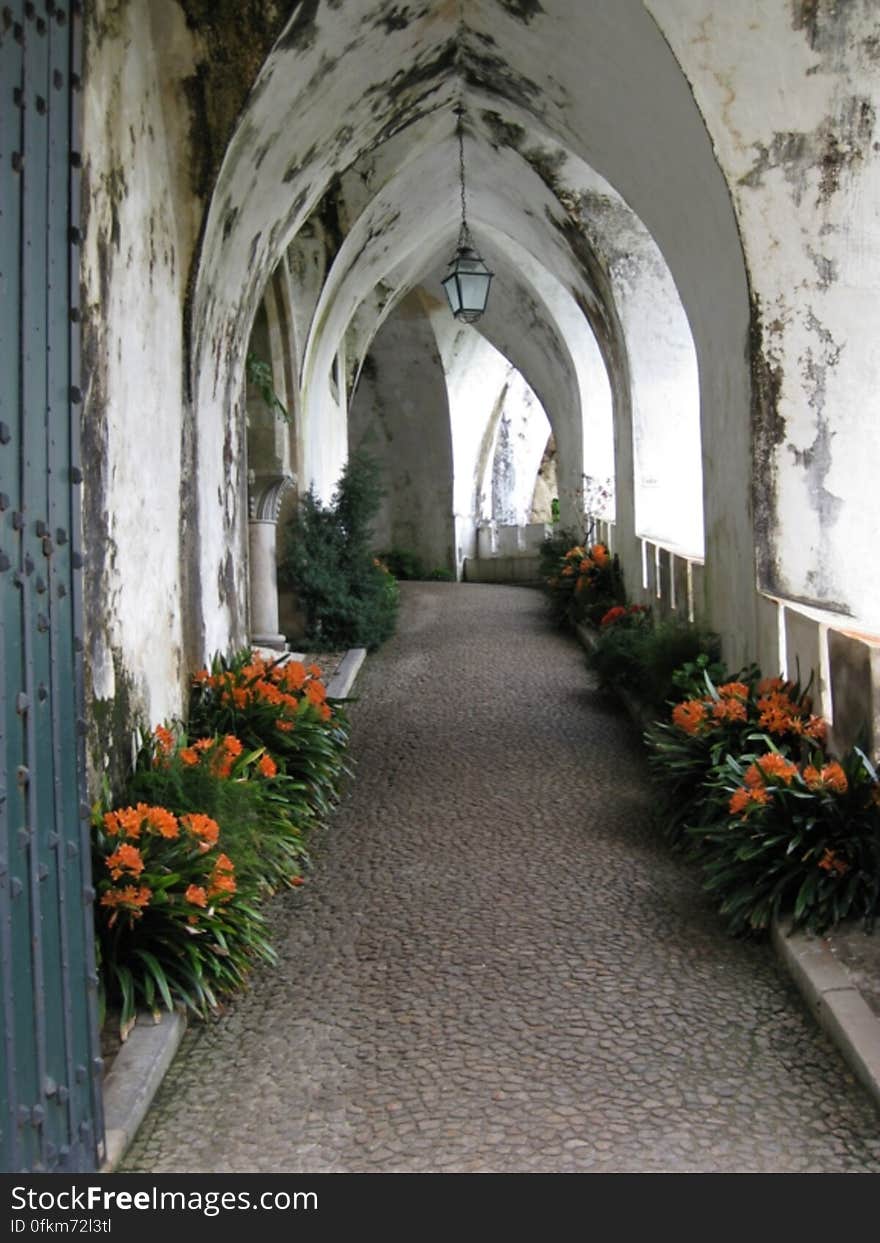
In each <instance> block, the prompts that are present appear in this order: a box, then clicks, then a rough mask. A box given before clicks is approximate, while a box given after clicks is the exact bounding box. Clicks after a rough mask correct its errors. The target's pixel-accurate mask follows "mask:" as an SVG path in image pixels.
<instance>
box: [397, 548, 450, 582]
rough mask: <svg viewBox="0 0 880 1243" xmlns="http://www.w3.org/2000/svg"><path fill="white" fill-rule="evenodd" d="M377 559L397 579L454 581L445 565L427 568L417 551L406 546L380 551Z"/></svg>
mask: <svg viewBox="0 0 880 1243" xmlns="http://www.w3.org/2000/svg"><path fill="white" fill-rule="evenodd" d="M379 560H380V562H381V563H382V565H384V566H385V567H386V569H387V570H388V572H389V573H390V574H393V575H394V577H395V578H396V579H397V580H398V581H407V580H413V581H419V580H421V581H423V582H434V583H454V582H455V575H454V574H453V573H452V571H451V570H447V569H446V567H445V566H435V567H434V569H432V570H429V569H428V568H427V566H426V565H425V563H424V561H423V560H422V558H421V557H420V556H419V555H418V553H415V552H410V551H409V550H408V549H406V548H392V549H391V551H390V552H383V553H381V554H380V556H379Z"/></svg>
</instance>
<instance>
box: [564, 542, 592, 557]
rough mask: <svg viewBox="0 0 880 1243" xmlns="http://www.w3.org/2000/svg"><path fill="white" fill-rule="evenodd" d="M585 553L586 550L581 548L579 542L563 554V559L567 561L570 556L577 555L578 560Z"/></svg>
mask: <svg viewBox="0 0 880 1243" xmlns="http://www.w3.org/2000/svg"><path fill="white" fill-rule="evenodd" d="M586 555H587V554H586V552H585V551H584V549H583V548H581V546H580V544H575V546H574V548H569V550H568V552H567V553H566V554H565V560H566V561H567V560H568V559H569V558H570V557H577V559H578V561H582V560H583V558H584V557H585V556H586Z"/></svg>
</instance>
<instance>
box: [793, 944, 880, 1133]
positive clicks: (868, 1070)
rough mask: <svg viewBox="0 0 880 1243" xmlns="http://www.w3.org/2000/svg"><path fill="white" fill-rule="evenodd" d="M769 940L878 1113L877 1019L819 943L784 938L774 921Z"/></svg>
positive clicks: (879, 1027) (879, 1031)
mask: <svg viewBox="0 0 880 1243" xmlns="http://www.w3.org/2000/svg"><path fill="white" fill-rule="evenodd" d="M771 940H772V942H773V947H774V949H775V950H776V953H777V954H778V955H779V957H780V959H781V960H782V962H783V964H784V965H785V967H786V968H787V969H788V971H789V974H790V975H791V976H792V978H793V979H794V982H795V984H796V985H797V987H798V989H799V990H800V992H801V994H802V995H803V997H804V998H805V1000H806V1002H807V1005H808V1006H809V1008H810V1011H811V1012H812V1014H813V1015H814V1016H815V1017H816V1019H817V1020H818V1021H819V1024H820V1025H821V1026H822V1027H823V1028H824V1029H825V1031H826V1032H827V1033H828V1035H829V1036H830V1037H831V1039H832V1040H833V1041H834V1043H835V1044H836V1045H837V1047H838V1049H839V1050H840V1053H841V1054H842V1056H843V1058H844V1060H845V1061H846V1063H847V1065H848V1066H849V1067H850V1069H851V1070H852V1072H853V1074H854V1075H855V1076H856V1078H857V1079H858V1080H859V1082H860V1083H861V1084H862V1085H863V1086H864V1087H865V1088H866V1089H867V1091H868V1094H869V1095H870V1096H871V1099H872V1100H873V1102H874V1104H875V1105H876V1106H877V1108H878V1109H880V1019H878V1018H877V1016H876V1015H875V1014H874V1012H873V1011H872V1010H871V1008H870V1006H869V1005H868V1003H867V1002H866V1001H865V999H864V997H862V995H861V993H860V992H859V990H858V988H856V986H855V985H854V984H853V981H852V979H851V977H850V976H849V974H848V972H847V970H846V968H845V967H843V966H842V965H841V964H840V963H839V962H838V961H837V959H836V958H835V957H834V955H833V954H832V952H831V950H830V948H829V946H828V942H827V941H825V940H824V939H823V938H822V937H814V936H810V935H809V934H807V933H803V932H793V933H785V932H783V930H782V928H781V926H780V922H779V920H774V921H773V926H772V928H771Z"/></svg>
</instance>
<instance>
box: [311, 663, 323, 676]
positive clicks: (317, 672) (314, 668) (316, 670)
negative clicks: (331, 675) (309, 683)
mask: <svg viewBox="0 0 880 1243" xmlns="http://www.w3.org/2000/svg"><path fill="white" fill-rule="evenodd" d="M308 672H309V673H310V674H311V675H312V677H313V678H320V677H321V676H322V675H321V667H320V665H309V668H308Z"/></svg>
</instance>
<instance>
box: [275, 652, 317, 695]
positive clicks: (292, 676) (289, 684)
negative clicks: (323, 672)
mask: <svg viewBox="0 0 880 1243" xmlns="http://www.w3.org/2000/svg"><path fill="white" fill-rule="evenodd" d="M311 668H312V669H316V668H317V665H312V666H311ZM319 672H320V670H319ZM306 676H307V675H306V667H305V665H304V664H303V663H302V661H299V660H289V661H288V662H287V664H286V665H285V666H284V668H283V669H282V671H281V684H282V685H283V686H284V688H285V690H288V691H298V690H300V689H301V688H302V687H303V686H304V685H305V680H306Z"/></svg>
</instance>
